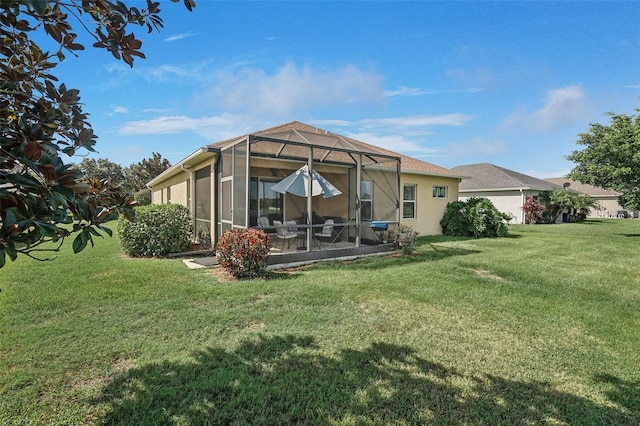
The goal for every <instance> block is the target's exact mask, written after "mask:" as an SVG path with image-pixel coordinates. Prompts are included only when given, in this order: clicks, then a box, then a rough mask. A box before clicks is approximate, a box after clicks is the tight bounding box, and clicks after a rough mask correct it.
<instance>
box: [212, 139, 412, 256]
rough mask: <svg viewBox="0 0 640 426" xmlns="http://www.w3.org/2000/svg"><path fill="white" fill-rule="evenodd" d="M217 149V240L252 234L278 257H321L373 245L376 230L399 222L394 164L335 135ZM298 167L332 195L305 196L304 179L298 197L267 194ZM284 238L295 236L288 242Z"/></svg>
mask: <svg viewBox="0 0 640 426" xmlns="http://www.w3.org/2000/svg"><path fill="white" fill-rule="evenodd" d="M217 147H218V148H219V149H220V160H219V161H220V163H219V165H218V167H217V170H218V173H219V176H218V182H219V185H220V186H219V190H218V191H215V192H214V193H217V195H218V197H219V198H218V202H217V203H216V204H217V210H218V211H217V215H215V218H216V220H217V234H218V235H222V233H224V232H225V231H227V230H229V229H232V228H248V227H258V226H259V227H261V228H263V229H264V230H265V231H266V232H268V233H270V234H271V236H272V242H273V245H274V246H275V247H276V248H278V247H280V246H281V247H282V249H281V250H282V252H283V253H284V252H288V251H289V252H290V251H291V250H296V251H319V250H322V251H324V250H330V249H334V248H345V247H360V246H364V245H373V244H378V243H379V242H381V241H382V238H381V235H380V232H378V231H376V230H380V229H383V228H384V226H391V225H393V224H397V223H399V221H400V158H399V157H396V156H393V155H387V154H386V153H384V152H375V149H372V147H370V146H368V145H366V144H362V143H358V142H357V141H353V140H350V139H348V138H344V137H342V136H339V135H336V134H332V133H328V132H324V131H316V132H313V131H309V130H301V129H295V128H282V129H281V130H277V129H276V130H275V131H271V132H269V133H266V134H256V135H248V136H245V137H243V138H241V139H238V140H235V141H228V142H226V143H224V144H222V145H218V146H217ZM305 165H306V167H307V169H308V170H307V172H308V173H313V172H317V173H319V174H320V175H321V177H322V178H324V179H326V180H327V181H328V182H330V184H331V185H332V186H333V187H335V188H336V189H337V191H334V192H332V193H331V194H321V195H316V196H313V195H311V193H312V189H313V188H312V186H313V183H312V180H311V179H309V180H307V181H306V182H305V184H304V185H308V191H307V194H306V195H302V196H301V195H295V194H293V193H291V192H286V191H285V192H278V191H276V190H274V187H275V188H279V187H276V186H275V185H276V184H277V183H279V182H280V181H282V180H283V179H284V178H286V177H287V176H290V175H292V174H294V173H296V171H297V170H299V169H300V168H301V167H303V166H305ZM328 224H331V225H332V226H331V229H330V232H328V233H327V232H326V231H327V228H328V226H327V225H328ZM372 224H374V226H373V227H372V226H371V225H372ZM285 232H289V233H291V232H295V234H296V235H295V237H292V238H291V239H289V238H288V237H286V236H285V235H284V234H285ZM281 234H282V235H281ZM321 234H324V235H321ZM285 237H286V239H285ZM292 245H293V249H292V248H291V247H292Z"/></svg>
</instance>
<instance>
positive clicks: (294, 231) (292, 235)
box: [273, 220, 298, 249]
mask: <svg viewBox="0 0 640 426" xmlns="http://www.w3.org/2000/svg"><path fill="white" fill-rule="evenodd" d="M291 222H293V223H291ZM295 225H296V222H295V221H289V220H285V221H284V224H283V223H282V222H280V221H279V220H274V221H273V226H275V227H276V236H277V237H278V239H280V240H282V248H283V249H284V242H285V241H287V248H290V247H291V240H295V239H296V238H298V228H297V226H295Z"/></svg>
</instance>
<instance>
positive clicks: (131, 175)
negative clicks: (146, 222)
mask: <svg viewBox="0 0 640 426" xmlns="http://www.w3.org/2000/svg"><path fill="white" fill-rule="evenodd" d="M78 167H79V168H80V170H81V171H82V173H83V174H84V175H85V176H87V177H90V178H92V179H98V180H109V181H112V182H113V183H116V184H118V185H119V186H120V187H121V188H122V189H123V190H124V191H125V192H126V193H127V194H129V195H134V194H135V193H136V192H138V191H141V190H143V189H145V188H146V185H147V183H148V182H149V181H150V180H151V179H153V178H154V177H156V176H158V175H159V174H160V173H162V172H164V171H165V170H167V169H168V168H169V167H171V163H170V162H169V160H167V159H166V158H162V155H160V154H158V153H157V152H154V153H153V156H152V157H151V158H148V159H147V158H145V159H143V160H142V161H139V162H137V163H133V164H131V165H129V166H127V167H122V166H121V165H120V164H117V163H114V162H113V161H111V160H108V159H106V158H98V159H97V160H94V159H92V158H85V159H83V160H82V162H81V163H80V164H79V165H78Z"/></svg>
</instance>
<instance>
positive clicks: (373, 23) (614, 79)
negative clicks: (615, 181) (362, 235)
mask: <svg viewBox="0 0 640 426" xmlns="http://www.w3.org/2000/svg"><path fill="white" fill-rule="evenodd" d="M126 3H127V4H129V5H133V6H138V7H141V8H142V7H144V3H143V2H141V1H136V0H128V1H126ZM161 9H162V14H161V16H162V18H163V20H164V24H165V26H164V28H163V29H162V30H161V31H160V32H159V33H156V32H154V33H151V34H146V30H143V29H141V28H138V27H132V30H133V31H134V33H135V34H136V36H137V37H138V38H141V39H142V40H143V41H144V43H143V46H142V49H141V50H142V51H143V52H144V53H145V55H146V59H144V60H142V59H140V60H139V59H136V61H135V63H134V67H133V68H130V67H129V66H128V65H126V64H124V63H123V62H119V61H116V60H115V59H114V58H113V57H112V56H111V55H110V54H109V53H108V52H106V51H102V50H98V49H94V48H91V47H90V46H91V44H92V41H91V39H90V38H88V36H84V35H82V36H80V38H81V39H82V40H83V41H84V42H85V45H86V46H87V49H86V50H85V51H83V52H80V55H79V57H77V58H75V57H73V56H72V55H71V54H68V55H67V59H66V60H65V61H64V62H62V63H61V64H60V65H59V66H58V67H57V68H56V69H55V72H56V75H57V76H58V77H59V78H60V80H61V81H63V82H65V83H66V85H67V87H72V88H76V89H79V90H80V96H81V99H82V102H83V103H84V108H85V112H88V113H89V114H90V117H89V121H90V122H91V124H92V126H93V128H94V131H95V132H96V133H97V134H98V135H99V139H98V143H97V145H96V149H97V150H98V151H99V152H98V153H97V154H91V155H90V156H89V158H107V159H109V160H111V161H113V162H116V163H119V164H121V165H123V166H128V165H130V164H131V163H135V162H138V161H141V160H142V159H144V158H149V157H151V156H152V153H153V152H158V153H160V154H161V155H162V156H163V157H164V158H167V159H168V160H169V161H170V162H171V163H172V164H175V163H177V162H178V161H180V160H181V159H183V158H185V157H187V156H188V155H189V154H191V153H193V152H194V151H196V150H197V149H198V148H200V147H201V146H204V145H207V144H210V143H215V142H217V141H221V140H225V139H228V138H231V137H235V136H241V135H244V134H247V133H250V132H253V131H258V130H262V129H266V128H269V127H273V126H278V125H280V124H284V123H287V122H290V121H294V120H296V121H301V122H304V123H307V124H310V125H314V126H317V127H320V128H322V129H325V130H329V131H332V132H335V133H338V134H341V135H345V136H349V137H352V138H355V139H358V140H361V141H363V142H367V143H370V144H373V145H377V146H380V147H383V148H386V149H390V150H392V151H395V152H399V153H402V154H405V155H409V156H412V157H415V158H418V159H420V160H423V161H427V162H430V163H434V164H437V165H439V166H442V167H446V168H452V167H455V166H459V165H466V164H475V163H483V162H488V163H492V164H495V165H497V166H501V167H505V168H508V169H511V170H515V171H518V172H521V173H525V174H529V175H531V176H535V177H539V178H546V177H556V176H563V175H565V174H566V173H568V172H569V171H570V170H571V169H572V168H573V166H574V164H573V163H572V162H570V161H568V160H567V159H566V156H567V155H569V154H570V153H571V152H572V151H574V150H579V149H582V146H581V145H578V144H577V143H576V141H577V140H578V138H579V136H578V135H579V133H582V132H587V131H588V130H589V125H590V123H602V124H608V123H609V117H608V116H607V115H606V113H607V112H610V111H611V112H615V113H619V114H628V115H633V114H636V113H637V112H636V108H638V107H640V2H636V1H629V2H615V1H606V2H605V1H602V2H588V1H578V2H570V1H561V2H554V1H536V2H515V1H512V2H499V1H487V2H480V1H450V2H435V1H419V2H412V1H370V2H369V1H338V2H333V1H318V2H308V1H296V2H284V1H278V2H270V1H253V2H242V1H224V2H219V1H210V0H196V8H195V9H194V10H193V12H188V11H187V10H186V8H185V7H184V6H183V5H182V2H180V3H171V2H169V1H166V0H165V1H162V2H161ZM76 27H77V28H76V29H77V30H80V29H79V26H76ZM80 160H81V159H77V161H78V162H79V161H80Z"/></svg>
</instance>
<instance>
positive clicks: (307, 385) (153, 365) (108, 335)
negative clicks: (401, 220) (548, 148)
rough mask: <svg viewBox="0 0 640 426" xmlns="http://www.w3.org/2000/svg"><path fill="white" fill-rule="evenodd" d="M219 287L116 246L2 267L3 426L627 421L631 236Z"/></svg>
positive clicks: (639, 343) (635, 363)
mask: <svg viewBox="0 0 640 426" xmlns="http://www.w3.org/2000/svg"><path fill="white" fill-rule="evenodd" d="M419 243H420V244H419V247H418V249H417V252H416V254H414V255H413V256H410V257H398V256H396V257H384V258H369V259H364V260H360V261H354V262H349V263H346V264H343V263H338V262H329V263H322V264H316V265H314V266H310V267H307V268H302V269H300V270H297V271H290V272H287V273H278V274H276V276H275V278H274V279H270V280H255V281H244V282H219V281H218V280H217V279H216V276H215V275H214V274H212V272H211V271H210V270H189V269H187V268H186V267H184V266H183V264H182V262H181V261H180V260H132V259H126V258H124V257H122V256H121V255H120V253H119V249H118V242H117V239H116V238H112V239H109V238H107V239H105V240H100V241H98V242H97V245H96V247H95V248H93V249H91V248H88V249H86V250H85V251H84V252H82V253H80V254H78V255H73V254H71V253H70V250H67V251H65V252H63V253H61V254H60V255H59V257H58V259H57V260H55V261H53V262H37V261H33V260H29V259H20V260H19V261H17V262H14V263H9V264H8V265H7V266H6V267H5V268H3V269H0V288H1V289H2V292H1V293H0V371H1V374H0V425H4V424H7V425H21V424H74V425H75V424H94V423H97V424H103V423H106V424H131V425H139V424H176V425H186V424H295V423H301V424H340V425H369V424H372V425H383V424H394V425H409V424H424V423H427V424H428V423H433V424H461V423H462V424H471V425H479V424H491V425H495V424H523V425H524V424H575V425H588V424H616V425H617V424H639V423H640V250H638V244H639V243H640V220H630V219H629V220H613V219H611V220H594V221H589V222H586V223H583V224H564V225H537V226H512V227H511V236H510V237H509V238H503V239H486V240H473V239H460V238H447V237H426V238H421V239H420V241H419Z"/></svg>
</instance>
